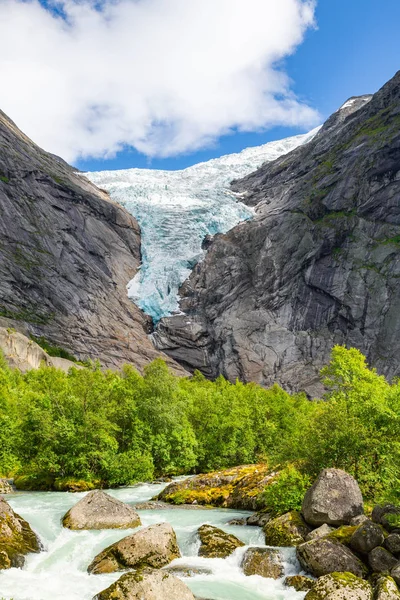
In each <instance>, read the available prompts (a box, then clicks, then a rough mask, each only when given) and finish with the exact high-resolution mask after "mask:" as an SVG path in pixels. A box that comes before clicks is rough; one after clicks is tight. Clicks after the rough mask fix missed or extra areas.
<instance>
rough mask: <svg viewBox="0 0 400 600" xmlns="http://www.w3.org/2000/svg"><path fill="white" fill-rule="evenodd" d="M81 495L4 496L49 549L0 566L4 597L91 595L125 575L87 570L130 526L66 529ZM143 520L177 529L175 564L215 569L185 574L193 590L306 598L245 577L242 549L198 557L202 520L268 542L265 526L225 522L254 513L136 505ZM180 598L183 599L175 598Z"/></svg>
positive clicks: (227, 596) (240, 599) (290, 558)
mask: <svg viewBox="0 0 400 600" xmlns="http://www.w3.org/2000/svg"><path fill="white" fill-rule="evenodd" d="M163 487H165V484H160V485H153V484H141V485H138V486H134V487H128V488H122V489H118V490H111V491H110V492H109V493H110V494H111V495H113V496H115V497H116V498H119V499H120V500H122V501H124V502H128V503H132V504H134V503H136V502H143V501H146V500H149V499H150V498H151V497H153V496H154V495H155V494H157V493H159V492H160V491H161V490H162V489H163ZM83 495H84V494H83V493H80V494H71V493H64V492H21V493H16V494H11V495H8V496H7V497H6V498H7V500H8V502H9V503H10V504H11V506H12V507H13V509H14V510H15V511H16V512H18V513H19V514H20V515H21V516H23V517H24V518H25V519H26V520H27V521H28V522H29V523H30V524H31V526H32V528H33V529H34V530H35V531H36V532H37V534H38V535H39V537H40V539H41V541H42V543H43V545H44V551H43V552H41V553H40V554H32V555H30V556H29V557H28V559H27V561H26V565H25V567H24V569H22V570H21V569H9V570H8V571H0V597H4V598H6V599H7V600H9V599H11V598H13V600H91V598H93V596H94V595H95V594H97V593H98V592H100V591H101V590H103V589H105V588H106V587H108V586H109V585H110V584H111V583H113V582H114V581H116V580H117V579H118V578H119V577H120V575H121V574H120V573H113V574H106V575H88V574H87V572H86V569H87V567H88V565H89V563H90V562H91V560H92V559H93V558H94V556H95V555H96V554H97V553H98V552H100V551H101V550H103V549H104V548H105V547H106V546H108V545H110V544H112V543H113V542H115V541H117V540H119V539H121V538H122V537H125V536H126V535H128V534H130V533H132V531H133V530H123V531H121V530H119V531H113V530H108V531H107V530H103V531H79V532H74V531H70V530H68V529H63V528H62V526H61V518H62V516H63V515H64V514H65V512H66V511H67V510H68V509H69V508H70V507H71V506H73V505H74V504H75V503H76V502H77V501H78V500H79V499H80V498H81V497H82V496H83ZM139 513H140V517H141V519H142V523H143V526H147V525H152V524H154V523H160V522H163V521H167V522H168V523H170V524H171V525H172V526H173V528H174V529H175V531H176V534H177V538H178V543H179V547H180V549H181V553H182V556H183V557H182V558H180V559H177V560H175V561H174V562H173V564H184V565H192V566H197V567H201V566H203V567H207V568H208V569H210V570H211V574H207V575H196V576H195V577H191V578H185V579H184V581H185V582H186V583H187V585H189V587H190V588H191V589H192V591H193V592H194V594H195V595H198V596H200V597H202V598H209V599H210V600H301V599H302V598H304V595H305V594H304V593H298V592H295V591H294V590H293V589H288V588H285V587H284V585H283V580H278V581H274V580H272V579H265V578H263V577H258V576H251V577H246V576H245V575H244V574H243V572H242V571H241V568H240V563H241V560H242V556H243V553H244V551H245V549H246V547H244V548H239V549H238V550H236V552H235V553H234V554H233V555H231V556H230V557H228V558H227V559H206V558H201V557H199V556H197V553H198V548H199V542H198V539H197V536H196V531H197V529H198V527H199V526H200V525H202V524H203V523H210V524H212V525H217V526H219V527H221V528H222V529H224V530H225V531H227V532H230V533H233V534H234V535H236V536H237V537H238V538H240V539H241V540H242V541H243V542H245V544H248V545H252V546H263V545H264V543H263V542H264V538H263V534H262V531H261V529H260V528H258V527H247V526H245V527H243V526H230V525H228V524H227V523H228V521H230V520H231V519H234V518H241V517H246V516H248V515H249V514H250V513H248V512H243V511H234V510H224V509H212V510H207V509H204V510H203V509H198V510H185V509H167V510H141V511H139ZM284 558H285V570H286V574H294V573H296V572H298V570H299V568H298V565H297V563H296V560H295V558H294V552H293V550H292V549H287V550H284ZM177 600H179V599H177Z"/></svg>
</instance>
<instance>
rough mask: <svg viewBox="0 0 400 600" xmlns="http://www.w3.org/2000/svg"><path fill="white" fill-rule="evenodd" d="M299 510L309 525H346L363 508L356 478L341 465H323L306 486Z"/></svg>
mask: <svg viewBox="0 0 400 600" xmlns="http://www.w3.org/2000/svg"><path fill="white" fill-rule="evenodd" d="M301 512H302V514H303V516H304V519H305V520H306V522H307V523H309V524H310V525H316V526H318V525H323V524H324V523H327V524H328V525H347V524H349V523H350V521H351V519H352V518H353V517H355V516H357V515H360V514H362V513H363V512H364V505H363V498H362V494H361V490H360V488H359V486H358V483H357V482H356V480H355V479H354V478H353V477H352V476H351V475H349V474H348V473H346V472H345V471H342V470H340V469H324V470H323V471H321V473H320V474H319V476H318V478H317V480H316V481H315V482H314V483H313V485H312V486H311V487H310V489H309V490H307V492H306V494H305V496H304V500H303V505H302V508H301Z"/></svg>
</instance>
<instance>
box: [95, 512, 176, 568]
mask: <svg viewBox="0 0 400 600" xmlns="http://www.w3.org/2000/svg"><path fill="white" fill-rule="evenodd" d="M180 556H181V553H180V551H179V548H178V543H177V541H176V535H175V531H174V530H173V529H172V527H171V525H169V524H168V523H160V524H159V525H151V526H150V527H145V528H144V529H141V530H140V531H137V532H136V533H133V534H132V535H128V536H127V537H125V538H123V539H122V540H120V541H119V542H115V544H112V545H111V546H109V547H108V548H106V549H105V550H103V551H102V552H100V553H99V554H98V555H97V556H96V557H95V558H94V559H93V561H92V562H91V564H90V565H89V567H88V572H89V573H93V574H99V573H113V572H114V571H121V570H123V569H139V568H143V567H150V568H155V569H160V568H161V567H164V566H165V565H167V564H168V563H170V562H171V561H173V560H174V558H179V557H180Z"/></svg>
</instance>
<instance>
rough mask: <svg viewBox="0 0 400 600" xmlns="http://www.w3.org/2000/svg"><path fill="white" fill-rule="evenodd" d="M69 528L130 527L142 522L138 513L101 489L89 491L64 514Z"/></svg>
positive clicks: (64, 521)
mask: <svg viewBox="0 0 400 600" xmlns="http://www.w3.org/2000/svg"><path fill="white" fill-rule="evenodd" d="M62 523H63V526H64V527H67V528H68V529H129V528H133V527H138V526H139V525H140V524H141V522H140V518H139V515H138V513H137V512H136V511H135V510H134V509H133V508H132V506H129V504H125V503H124V502H121V501H120V500H117V499H116V498H113V497H112V496H110V495H109V494H106V493H105V492H103V491H101V490H94V491H93V492H89V493H88V494H87V495H86V496H85V497H84V498H82V499H81V500H79V502H77V503H76V504H75V506H73V507H72V508H70V510H69V511H68V512H67V513H66V514H65V515H64V517H63V520H62Z"/></svg>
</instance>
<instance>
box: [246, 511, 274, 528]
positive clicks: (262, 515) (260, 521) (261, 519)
mask: <svg viewBox="0 0 400 600" xmlns="http://www.w3.org/2000/svg"><path fill="white" fill-rule="evenodd" d="M271 519H272V515H271V513H270V512H269V511H268V509H266V508H263V509H262V510H259V511H258V512H255V513H254V514H252V515H250V517H247V519H246V525H251V526H255V527H264V526H265V525H266V524H267V523H268V521H270V520H271Z"/></svg>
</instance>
